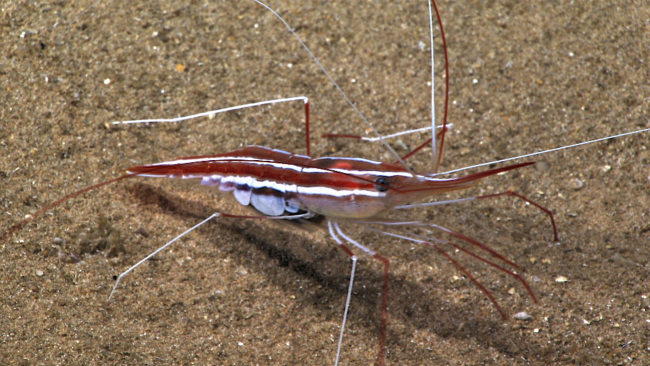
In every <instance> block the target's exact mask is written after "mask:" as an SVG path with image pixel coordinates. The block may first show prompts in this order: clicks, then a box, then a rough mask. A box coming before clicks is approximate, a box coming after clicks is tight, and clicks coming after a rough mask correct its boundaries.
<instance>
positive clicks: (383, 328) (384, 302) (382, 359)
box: [327, 220, 390, 366]
mask: <svg viewBox="0 0 650 366" xmlns="http://www.w3.org/2000/svg"><path fill="white" fill-rule="evenodd" d="M327 222H328V224H329V227H330V234H331V235H332V237H334V238H335V240H337V242H338V241H339V239H338V238H337V237H336V235H334V232H333V231H332V226H334V229H336V232H337V233H338V235H340V236H341V237H343V238H344V239H345V240H346V241H347V242H349V243H350V244H352V245H354V246H355V247H357V248H359V249H361V250H363V251H364V252H365V253H367V254H368V255H370V256H371V257H373V258H375V259H377V260H378V261H380V262H382V263H383V264H384V281H383V286H382V291H381V321H380V325H379V350H378V352H377V361H376V362H375V365H377V366H384V365H385V364H386V338H387V335H388V334H387V333H388V284H389V282H388V281H389V268H390V260H389V259H388V258H386V257H383V256H381V255H379V254H377V253H375V252H373V251H372V250H370V249H369V248H368V247H366V246H364V245H362V244H360V243H359V242H357V241H355V240H354V239H352V238H350V237H349V236H347V235H345V233H343V231H342V230H341V228H340V227H339V225H338V223H337V222H335V221H334V222H332V221H331V220H328V221H327ZM337 363H338V356H337Z"/></svg>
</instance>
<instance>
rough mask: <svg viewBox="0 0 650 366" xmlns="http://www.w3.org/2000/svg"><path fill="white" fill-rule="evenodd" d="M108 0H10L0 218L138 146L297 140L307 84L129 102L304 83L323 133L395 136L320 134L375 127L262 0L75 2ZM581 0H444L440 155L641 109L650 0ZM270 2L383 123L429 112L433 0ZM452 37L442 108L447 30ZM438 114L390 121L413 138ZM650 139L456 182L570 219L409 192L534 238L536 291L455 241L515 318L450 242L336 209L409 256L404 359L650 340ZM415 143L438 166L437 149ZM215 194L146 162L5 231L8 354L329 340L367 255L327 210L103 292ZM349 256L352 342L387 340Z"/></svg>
mask: <svg viewBox="0 0 650 366" xmlns="http://www.w3.org/2000/svg"><path fill="white" fill-rule="evenodd" d="M91 3H93V1H78V2H77V1H74V2H67V1H49V2H47V1H30V2H27V1H12V0H8V1H5V2H3V3H2V9H1V12H2V13H1V14H0V103H1V107H0V121H1V123H0V187H1V189H0V218H1V219H0V230H5V229H6V228H8V227H9V226H10V225H12V224H13V223H16V222H17V221H18V220H20V218H22V217H24V216H25V215H27V214H30V213H33V212H34V211H35V210H36V209H38V208H39V207H42V206H44V205H45V204H46V203H48V202H51V201H53V200H54V199H56V198H58V197H61V196H62V195H65V194H67V193H71V192H73V191H75V190H76V189H80V188H82V187H85V186H87V185H90V184H93V183H96V182H99V181H102V180H106V179H109V178H111V177H115V176H117V175H119V174H120V172H121V171H123V170H124V169H126V168H128V167H129V166H132V165H136V164H146V163H154V162H160V161H164V160H169V159H173V158H177V157H182V156H192V155H208V154H216V153H221V152H227V151H231V150H235V149H237V148H239V147H242V146H245V145H251V144H258V145H264V146H269V147H273V148H278V149H285V150H288V151H294V152H298V153H304V146H305V143H304V137H303V136H304V126H303V118H304V117H303V113H302V107H301V105H300V103H299V102H298V103H290V104H286V105H283V106H274V107H263V108H257V109H251V110H246V111H239V112H234V113H230V114H227V115H222V116H219V117H216V118H214V119H203V120H200V121H195V122H188V123H183V124H178V125H165V126H163V125H155V126H136V127H129V128H123V127H120V128H110V126H109V125H108V124H109V123H110V122H112V121H115V120H124V119H142V118H155V117H174V116H179V115H187V114H191V113H197V112H201V111H206V110H210V109H216V108H222V107H228V106H233V105H238V104H244V103H249V102H254V101H261V100H267V99H273V98H277V97H289V96H300V95H305V96H308V97H309V98H310V101H311V107H312V121H313V131H312V132H313V138H312V140H311V142H312V147H313V150H312V155H313V156H318V157H320V156H359V157H366V158H370V159H376V160H384V161H390V156H388V155H387V154H386V153H385V152H384V150H383V149H382V148H381V147H379V146H377V145H371V144H364V143H358V142H352V141H345V140H338V141H327V140H324V139H322V138H320V137H319V136H320V135H321V134H322V133H326V132H336V133H358V134H365V133H367V130H368V128H367V127H365V126H364V125H363V124H362V122H361V121H360V119H359V118H358V117H357V116H356V115H355V113H354V112H353V110H352V109H351V108H350V107H349V106H347V105H346V104H345V102H344V101H343V99H342V98H341V97H340V95H338V94H337V92H336V91H335V90H334V88H333V87H332V86H331V84H330V83H329V82H328V81H327V79H326V78H325V77H324V76H323V74H322V72H320V71H319V69H318V68H317V66H316V65H315V64H314V62H312V61H311V60H310V58H309V57H308V56H307V55H306V53H305V52H304V51H303V50H302V49H301V48H300V46H299V45H298V44H297V42H296V41H295V39H293V38H292V37H291V36H290V35H289V34H288V32H287V31H286V30H285V29H284V28H283V26H282V25H281V24H280V23H279V22H278V21H277V20H276V19H275V18H274V17H273V16H272V15H271V14H269V13H268V12H267V11H265V10H263V9H262V8H260V7H259V6H256V5H254V4H252V3H250V2H247V1H237V2H235V1H188V2H176V3H174V2H171V1H156V2H149V1H138V0H134V1H128V2H127V1H124V2H121V1H105V2H103V3H101V4H99V5H97V6H96V7H95V8H93V9H91V10H90V11H88V12H86V13H84V9H86V8H88V7H89V6H90V5H91ZM582 3H583V2H580V1H552V2H551V1H526V2H517V1H488V2H483V1H465V0H455V1H440V3H439V4H438V5H439V7H440V9H441V12H442V14H443V20H444V22H445V25H446V31H447V35H448V43H449V51H450V65H451V77H450V81H451V104H450V117H449V120H450V122H451V123H453V124H454V127H453V129H452V131H451V132H450V134H449V135H448V140H447V142H448V144H447V149H446V154H445V160H444V164H443V168H444V169H446V170H448V169H452V168H457V167H463V166H468V165H471V164H476V163H481V162H489V161H492V160H495V159H499V158H505V157H510V156H516V155H519V154H524V153H530V152H534V151H538V150H541V149H546V148H551V147H556V146H562V145H567V144H571V143H576V142H581V141H584V140H588V139H594V138H598V137H604V136H608V135H610V134H614V133H620V132H626V131H632V130H635V129H640V128H645V127H650V122H648V119H649V115H650V114H649V113H648V111H649V110H650V6H649V5H648V3H647V2H646V1H644V0H642V1H613V2H604V1H593V2H588V4H584V5H583V4H582ZM273 6H274V7H275V8H276V9H277V10H278V11H279V12H280V13H281V14H282V15H283V16H285V17H286V19H287V21H288V22H289V23H290V24H291V25H292V26H293V27H294V28H295V29H296V30H297V32H298V34H299V35H300V36H301V37H303V38H304V39H305V41H306V43H307V44H308V45H309V47H311V49H312V50H313V52H314V53H315V54H316V55H317V56H318V57H319V58H320V60H321V61H322V62H323V64H324V65H325V67H326V68H327V70H329V71H330V72H331V73H332V75H333V77H334V78H335V79H336V80H337V81H338V82H339V83H340V85H341V87H342V88H343V89H344V90H345V91H346V92H347V93H348V95H349V96H350V99H351V100H353V101H354V102H355V103H356V104H357V106H358V107H359V109H360V110H361V111H362V112H363V113H364V114H365V115H366V116H367V117H368V119H369V120H370V121H371V122H372V123H373V125H374V126H375V127H376V128H377V129H378V130H379V131H381V132H383V133H391V132H398V131H402V130H405V129H409V128H415V127H421V126H426V124H427V119H428V118H430V117H429V106H428V103H429V100H430V92H429V90H428V88H429V87H428V86H427V82H428V79H429V77H430V76H429V75H430V73H429V67H430V66H429V64H428V60H429V54H428V49H429V46H428V41H427V39H428V30H427V17H426V3H425V2H421V1H418V2H415V1H393V2H389V4H384V2H379V1H292V2H289V1H274V2H273ZM75 18H77V20H76V22H73V20H74V19H75ZM435 49H436V52H437V55H438V56H439V57H437V59H436V86H437V87H436V90H437V95H436V98H437V106H438V110H439V111H440V110H441V109H442V100H443V99H442V95H443V94H442V93H443V88H442V85H443V83H442V82H443V80H444V79H443V73H442V71H443V63H442V57H441V55H442V52H441V50H442V47H441V41H440V37H439V35H436V42H435ZM427 136H428V135H426V134H422V135H419V136H416V137H414V138H409V137H405V138H400V139H398V140H393V141H392V142H391V144H392V146H394V147H395V149H397V151H398V152H400V153H404V152H406V151H407V149H409V148H412V147H414V146H416V145H417V143H418V141H422V140H424V139H425V138H426V137H427ZM649 144H650V136H649V135H648V134H645V135H641V136H636V137H630V138H625V139H618V140H615V141H610V142H606V143H600V144H597V145H591V146H587V147H584V148H579V149H572V150H569V151H564V152H561V153H554V154H548V155H545V156H543V157H541V158H538V159H537V160H538V161H539V160H542V161H543V162H544V164H541V165H540V167H539V168H535V167H530V168H525V169H520V170H518V171H514V172H511V173H508V174H505V175H502V176H496V177H492V178H489V179H487V180H485V181H484V182H483V183H482V184H480V185H479V186H478V187H477V188H475V189H472V190H469V191H466V192H460V193H458V194H452V195H449V196H445V197H444V198H450V197H451V198H454V197H463V196H472V195H479V194H488V193H494V192H498V191H503V190H507V189H513V190H516V191H517V192H520V193H522V194H525V195H527V196H529V197H530V198H531V199H534V200H536V201H538V202H540V203H541V204H543V205H544V206H546V207H548V208H550V209H552V210H553V212H554V213H555V218H556V220H557V225H558V229H559V235H560V239H561V243H560V244H555V243H554V242H553V240H552V239H553V237H552V229H551V226H550V223H549V220H548V218H547V217H546V216H545V215H544V214H541V213H540V212H539V211H538V210H536V209H534V208H533V207H529V206H526V205H525V204H523V203H522V202H521V201H518V200H514V199H510V198H504V199H497V200H493V201H489V202H474V203H464V204H457V205H452V206H441V207H436V208H434V209H430V210H413V211H409V212H400V213H399V214H398V215H397V217H401V218H405V219H406V218H410V219H417V220H426V221H428V222H434V223H436V224H439V225H443V226H446V227H450V228H454V229H456V230H458V231H460V232H462V233H465V234H467V235H469V236H472V237H474V238H476V239H477V240H480V241H482V242H485V243H487V244H489V245H490V246H491V247H492V248H494V249H496V250H499V251H500V252H502V253H505V254H507V256H508V258H510V259H512V260H513V261H514V262H516V263H518V264H519V265H520V266H521V270H520V271H519V272H520V273H522V274H523V276H524V277H525V278H526V279H527V281H529V283H530V284H531V286H532V288H533V290H534V292H535V294H536V295H537V296H538V298H539V300H540V301H539V303H538V304H535V303H534V302H533V301H532V299H531V298H530V296H528V294H527V293H526V291H525V290H524V289H523V288H522V286H521V285H520V284H519V283H518V282H517V281H515V280H513V279H512V278H509V277H508V276H505V275H503V274H502V273H499V272H497V271H495V270H493V269H489V268H487V267H486V266H485V265H484V264H482V263H478V262H476V261H475V260H473V259H471V258H469V257H467V256H466V255H463V254H462V253H455V252H454V251H453V250H450V252H451V253H452V255H453V257H454V258H456V259H457V260H459V261H461V262H462V263H463V264H464V265H465V266H466V267H467V268H468V269H469V270H470V271H471V273H472V274H474V275H475V276H476V277H477V278H479V279H480V280H481V282H482V283H483V284H485V286H486V287H487V288H488V289H490V291H491V292H492V293H493V294H494V296H495V298H496V299H497V300H498V302H499V304H500V305H501V306H502V307H503V309H504V310H505V311H506V312H507V314H508V317H509V319H508V320H507V321H504V320H502V319H501V317H500V316H499V314H498V312H497V311H496V309H495V307H494V306H492V304H491V303H490V302H489V300H488V299H487V298H486V296H484V295H483V294H482V293H481V292H480V291H479V290H478V289H477V287H476V286H474V285H473V284H472V283H471V281H470V280H469V279H468V278H466V277H464V276H463V275H462V273H460V272H459V271H457V270H456V269H455V267H453V265H452V264H450V263H449V262H448V261H446V260H445V259H444V258H442V257H441V256H440V255H439V254H437V253H436V251H435V250H434V249H433V248H429V247H424V246H419V245H411V244H409V243H404V242H398V241H395V240H392V239H390V238H387V237H385V236H380V235H376V234H372V233H369V232H367V231H363V230H361V229H359V228H357V227H354V226H351V225H346V226H344V227H345V230H346V232H347V233H348V234H349V235H351V236H352V237H354V238H357V239H359V240H361V241H362V242H363V243H364V244H367V245H368V246H371V247H372V248H374V249H375V250H376V251H378V252H380V253H382V254H383V255H385V256H388V257H389V258H391V260H392V282H391V286H392V287H391V293H390V296H391V297H390V309H389V328H388V329H389V332H388V350H389V354H388V364H390V365H476V364H487V365H525V364H531V365H549V364H558V365H579V364H584V365H587V364H589V365H598V364H618V365H626V364H630V365H645V364H649V363H650V348H649V347H650V300H649V299H648V296H650V285H649V284H648V276H649V274H650V272H649V271H650V247H649V245H648V243H649V241H650V218H649V214H650V208H649V207H650V195H649V189H648V187H649V185H650V181H649V176H650V168H649V164H650V152H648V145H649ZM409 162H410V164H411V165H412V166H413V167H414V168H415V169H416V170H417V171H421V172H422V171H426V170H427V168H430V167H431V164H430V162H431V155H430V150H429V151H427V152H426V153H422V154H419V155H417V156H416V157H415V158H413V159H412V160H410V161H409ZM474 171H477V170H474ZM440 198H441V199H444V198H443V197H440ZM215 211H219V212H231V213H242V212H243V211H241V210H240V209H239V208H237V205H236V204H233V201H231V200H229V199H225V198H222V197H220V196H218V195H217V193H216V192H215V189H210V188H205V187H202V188H201V187H198V185H197V184H195V182H181V181H178V180H169V179H139V180H137V179H136V180H131V181H125V182H121V183H119V184H116V185H113V186H111V187H106V188H102V189H100V190H97V191H95V192H93V193H89V194H86V195H84V196H83V197H79V198H75V199H72V200H71V201H70V202H69V203H66V204H65V205H63V206H61V207H60V208H58V209H56V210H53V211H52V212H51V214H48V215H46V216H44V217H41V218H39V219H38V220H36V221H34V222H33V223H32V224H29V225H28V226H27V227H26V228H24V229H23V230H21V231H19V232H18V233H16V234H15V235H13V236H12V237H11V238H9V239H8V240H6V241H4V242H2V243H0V291H1V296H0V299H1V300H0V364H3V365H16V364H20V365H55V364H60V365H136V364H137V365H170V364H178V365H191V364H197V365H208V364H210V365H331V364H333V363H334V355H335V348H336V339H337V335H338V327H339V324H340V318H341V316H342V308H343V302H344V300H345V292H346V286H347V281H348V274H349V270H350V268H349V267H350V262H349V259H348V258H347V256H346V255H345V253H344V252H343V251H341V250H340V249H338V248H337V247H336V245H335V243H334V242H333V241H332V240H331V239H329V238H328V236H327V235H326V234H325V233H321V232H320V231H317V232H316V233H306V232H301V231H298V232H296V231H295V230H286V229H281V228H277V227H276V226H275V225H272V224H270V223H269V222H265V221H256V222H253V221H248V222H245V221H234V220H226V219H222V220H217V221H215V222H213V223H211V224H209V225H206V226H204V227H202V228H201V229H199V230H198V231H197V232H195V233H194V234H192V235H191V236H190V237H188V238H187V239H186V240H183V241H182V242H181V243H177V244H176V245H174V246H173V247H172V248H171V249H170V250H168V251H165V252H164V253H162V254H160V255H159V256H158V257H157V258H156V259H155V260H152V261H150V262H148V263H147V264H145V265H143V266H142V267H140V268H138V269H137V270H136V271H135V272H134V273H132V274H130V275H129V276H127V277H126V278H125V279H124V283H123V285H121V286H120V288H119V291H118V292H117V294H116V297H115V301H114V302H113V303H112V304H111V305H110V306H106V304H105V301H106V299H107V297H108V295H109V293H110V290H111V287H112V285H113V279H112V278H113V276H114V275H117V274H119V273H120V272H121V271H123V270H125V269H126V268H128V267H129V266H130V265H132V264H134V263H135V262H137V261H138V260H139V259H141V258H142V257H144V256H145V255H146V254H147V253H150V252H152V251H153V250H154V249H155V248H157V247H159V246H161V245H162V244H164V243H165V242H167V241H168V240H170V239H171V238H173V237H174V236H176V235H178V234H179V233H181V232H182V231H183V230H185V229H187V228H189V227H191V226H192V225H194V224H196V223H197V222H199V221H200V220H202V219H203V218H205V217H207V216H208V215H209V213H211V212H215ZM432 235H435V236H436V237H440V238H443V239H449V238H447V237H445V236H444V235H442V234H440V233H433V234H432ZM56 238H59V239H62V242H61V240H56ZM80 243H81V244H80ZM88 251H90V252H92V253H85V252H88ZM80 252H81V253H80ZM75 255H78V256H79V261H78V262H76V263H74V262H75V260H74V258H75ZM357 274H358V276H357V282H356V285H355V289H354V296H353V300H352V310H351V315H350V321H349V328H348V332H347V334H346V336H345V344H344V349H343V353H342V357H341V363H342V364H346V365H366V364H370V363H372V362H373V361H374V357H375V354H376V348H377V337H378V307H379V295H378V294H379V292H380V285H381V267H380V266H379V264H378V263H377V262H376V261H374V260H372V259H369V258H367V257H364V256H361V260H360V265H359V270H358V273H357ZM561 277H564V278H566V282H557V281H556V279H558V278H561ZM518 312H526V313H527V314H529V315H530V316H531V319H530V320H528V321H522V320H515V319H513V315H514V314H516V313H518Z"/></svg>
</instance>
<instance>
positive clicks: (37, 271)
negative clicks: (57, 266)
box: [36, 269, 43, 277]
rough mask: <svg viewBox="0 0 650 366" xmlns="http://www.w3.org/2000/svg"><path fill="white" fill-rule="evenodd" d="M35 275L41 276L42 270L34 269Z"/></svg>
mask: <svg viewBox="0 0 650 366" xmlns="http://www.w3.org/2000/svg"><path fill="white" fill-rule="evenodd" d="M36 275H37V276H39V277H41V276H42V275H43V271H41V270H40V269H37V270H36Z"/></svg>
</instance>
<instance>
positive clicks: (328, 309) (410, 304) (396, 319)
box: [130, 183, 553, 360]
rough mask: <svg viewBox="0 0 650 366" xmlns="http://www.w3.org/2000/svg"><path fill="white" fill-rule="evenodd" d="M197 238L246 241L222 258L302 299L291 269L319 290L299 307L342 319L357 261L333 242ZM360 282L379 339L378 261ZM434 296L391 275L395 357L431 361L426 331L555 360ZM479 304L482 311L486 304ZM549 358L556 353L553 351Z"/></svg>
mask: <svg viewBox="0 0 650 366" xmlns="http://www.w3.org/2000/svg"><path fill="white" fill-rule="evenodd" d="M130 191H131V192H132V195H133V196H134V197H135V198H136V199H137V200H138V201H140V204H142V205H153V206H158V207H159V208H160V209H162V210H163V211H165V212H167V213H169V214H172V215H176V216H180V217H183V218H186V219H192V220H196V221H197V222H198V221H201V220H204V219H205V218H206V217H208V216H209V215H211V214H212V213H214V211H215V210H213V209H211V208H210V207H208V206H206V205H205V204H203V203H199V202H195V201H190V200H185V199H183V198H181V197H178V196H174V195H171V194H169V193H166V192H165V191H164V190H162V189H161V188H157V187H153V186H150V185H148V184H145V183H135V184H134V185H133V187H131V188H130ZM197 231H198V232H199V233H200V234H201V235H203V236H205V237H207V238H209V237H215V236H223V235H226V234H230V235H233V236H235V237H237V236H238V237H241V238H242V239H245V241H247V242H249V243H250V244H251V247H249V248H246V247H244V248H242V247H241V246H240V245H235V244H232V245H228V244H227V243H226V244H225V245H224V244H223V243H221V244H220V250H222V251H225V252H227V253H228V254H229V255H231V257H232V258H235V260H238V259H237V258H240V259H239V261H241V263H239V264H241V265H245V266H252V267H254V270H255V271H256V272H258V273H263V274H264V275H265V276H266V278H268V281H269V282H270V283H272V284H273V285H274V286H277V287H278V288H281V289H282V290H284V291H287V292H288V293H295V281H291V280H287V276H286V272H285V271H284V270H280V268H283V267H285V268H289V269H290V270H291V271H293V272H294V273H295V274H296V275H297V277H303V278H307V279H309V280H310V281H305V282H309V284H304V283H302V282H301V284H302V285H303V286H309V287H312V288H310V289H307V290H305V291H301V292H300V293H298V294H296V295H297V297H298V298H297V301H300V303H301V304H303V306H304V307H306V308H307V309H315V310H314V311H318V312H320V313H325V314H326V316H327V317H329V318H331V319H339V318H340V317H341V316H342V308H340V306H339V304H341V300H342V299H345V297H346V295H347V287H348V283H349V271H350V260H349V257H348V256H347V255H346V254H345V253H344V252H343V251H342V250H340V249H339V248H338V247H337V246H336V245H334V243H333V242H332V244H333V245H331V246H324V245H322V244H321V243H315V242H314V241H313V240H309V238H308V237H307V236H305V235H301V234H299V233H290V232H288V231H286V230H277V228H275V227H273V225H269V224H268V221H265V222H264V223H262V222H260V220H227V221H226V220H216V221H213V222H211V223H210V224H209V225H204V226H203V227H200V228H198V229H197ZM252 248H254V249H255V250H257V251H259V253H261V254H262V255H263V256H265V257H268V258H269V259H271V260H273V261H277V263H278V265H277V266H269V265H268V262H267V263H260V262H257V261H247V260H244V259H243V258H246V257H249V256H250V250H251V249H252ZM355 278H356V279H355V285H354V295H353V298H352V305H351V310H350V319H353V321H355V322H358V323H357V324H358V326H362V327H365V328H366V329H367V330H369V333H371V334H377V335H378V334H379V308H380V303H381V297H380V296H378V294H380V293H381V285H382V280H383V274H382V271H381V267H380V266H379V265H378V264H376V263H375V262H374V261H373V260H367V261H364V260H362V262H360V265H359V266H358V267H357V274H356V277H355ZM427 293H428V288H427V287H426V286H424V285H423V284H420V283H417V282H414V281H412V280H408V279H406V278H404V277H403V276H399V275H395V274H392V273H391V277H390V308H389V324H388V347H389V349H390V350H396V351H391V353H397V352H401V350H408V351H406V352H422V353H423V356H425V355H426V356H428V357H430V356H431V351H427V350H417V351H413V350H412V348H413V347H412V345H411V341H410V340H411V339H412V335H413V333H414V332H416V331H420V330H426V331H428V332H432V333H435V334H436V335H438V336H439V337H441V338H454V339H457V340H466V339H472V338H473V339H474V340H475V342H477V343H478V344H480V345H484V347H485V348H488V347H492V348H494V349H496V350H498V352H500V353H501V354H504V355H506V356H507V357H524V358H525V359H538V360H542V359H549V357H552V355H551V354H549V349H547V348H543V347H541V346H540V345H539V344H538V343H535V342H529V341H528V339H527V338H526V337H525V336H524V335H523V334H522V333H520V332H517V331H515V330H512V327H504V326H503V324H504V321H503V320H502V319H501V318H500V317H498V315H495V316H492V317H491V318H487V317H486V316H485V315H484V314H485V313H484V312H483V311H482V306H483V305H477V306H474V307H472V306H469V307H468V306H459V305H456V304H453V303H450V302H449V301H447V300H448V299H437V298H434V297H432V296H427V295H426V294H427ZM414 294H424V295H420V296H417V295H414ZM332 304H335V305H332ZM474 304H479V301H475V302H474ZM490 306H491V305H490ZM440 309H444V311H440ZM306 311H307V312H308V311H309V310H306ZM396 325H399V326H396ZM397 329H399V330H397ZM435 347H436V346H435V344H432V345H431V348H434V349H435ZM421 348H422V347H421ZM434 352H435V351H434ZM550 352H551V353H553V351H552V350H551V351H550ZM390 357H391V356H390V355H389V358H390Z"/></svg>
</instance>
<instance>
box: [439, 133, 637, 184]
mask: <svg viewBox="0 0 650 366" xmlns="http://www.w3.org/2000/svg"><path fill="white" fill-rule="evenodd" d="M648 131H650V128H644V129H642V130H637V131H632V132H625V133H620V134H618V135H612V136H607V137H601V138H599V139H595V140H589V141H585V142H579V143H577V144H572V145H566V146H562V147H556V148H553V149H548V150H543V151H538V152H534V153H530V154H525V155H519V156H515V157H512V158H507V159H501V160H495V161H491V162H488V163H481V164H476V165H471V166H467V167H464V168H459V169H454V170H449V171H446V172H443V173H435V174H429V176H431V177H433V176H436V175H443V174H451V173H456V172H462V171H463V170H468V169H473V168H479V167H482V166H486V165H492V164H498V163H504V162H506V161H512V160H517V159H523V158H529V157H531V156H537V155H543V154H548V153H552V152H555V151H560V150H566V149H571V148H574V147H578V146H583V145H589V144H593V143H596V142H601V141H605V140H609V139H616V138H619V137H624V136H630V135H636V134H639V133H643V132H648Z"/></svg>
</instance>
